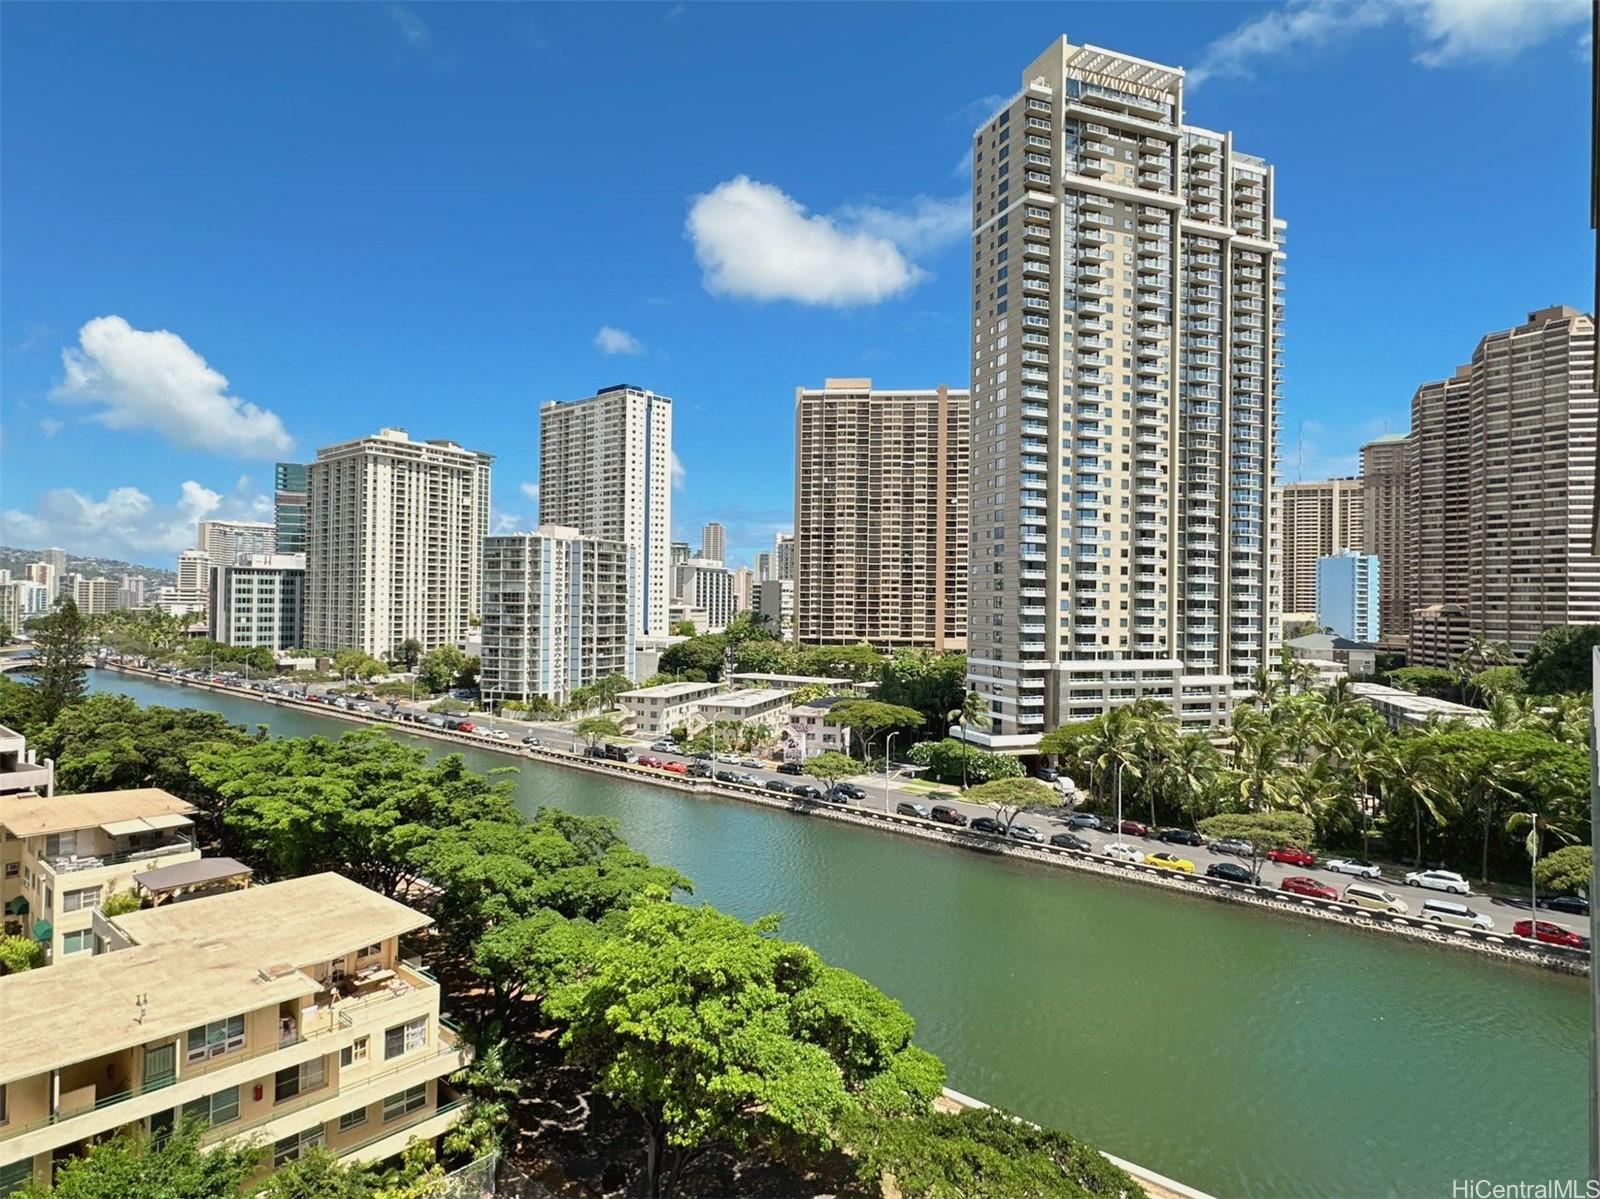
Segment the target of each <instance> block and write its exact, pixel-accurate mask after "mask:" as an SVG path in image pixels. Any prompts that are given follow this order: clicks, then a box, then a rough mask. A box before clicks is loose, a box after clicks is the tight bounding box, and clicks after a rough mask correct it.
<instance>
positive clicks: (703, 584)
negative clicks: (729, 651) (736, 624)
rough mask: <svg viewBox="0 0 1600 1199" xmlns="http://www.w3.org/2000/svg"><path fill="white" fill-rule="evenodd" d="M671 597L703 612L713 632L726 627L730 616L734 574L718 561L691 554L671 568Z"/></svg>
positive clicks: (732, 610)
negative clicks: (690, 556) (681, 562)
mask: <svg viewBox="0 0 1600 1199" xmlns="http://www.w3.org/2000/svg"><path fill="white" fill-rule="evenodd" d="M672 574H673V586H672V592H673V598H674V599H676V600H677V601H679V602H680V603H682V604H684V605H685V606H686V607H689V608H699V609H700V610H701V611H703V612H704V613H705V614H706V626H707V628H708V629H709V630H710V631H711V632H713V633H716V632H720V631H721V630H723V629H725V628H727V627H728V622H729V621H730V620H732V619H733V613H734V607H733V576H732V575H730V574H729V573H728V571H727V569H726V568H725V567H724V566H723V565H722V563H721V562H715V561H712V560H711V559H709V558H690V559H689V560H688V561H687V562H685V563H683V564H682V565H680V566H675V567H673V568H672Z"/></svg>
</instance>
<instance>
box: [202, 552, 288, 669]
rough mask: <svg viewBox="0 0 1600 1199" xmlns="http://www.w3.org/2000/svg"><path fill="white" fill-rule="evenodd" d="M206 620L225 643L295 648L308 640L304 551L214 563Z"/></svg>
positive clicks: (214, 635) (211, 631)
mask: <svg viewBox="0 0 1600 1199" xmlns="http://www.w3.org/2000/svg"><path fill="white" fill-rule="evenodd" d="M206 625H207V628H208V635H209V636H210V637H211V639H212V640H213V641H216V642H219V643H221V644H223V645H244V646H262V647H265V648H266V649H270V650H282V649H299V648H301V647H302V646H304V645H305V644H306V640H307V638H306V556H305V555H304V554H244V555H242V556H241V557H240V558H239V560H238V561H237V562H235V563H233V564H231V565H227V566H218V567H214V568H213V569H212V571H211V590H210V595H209V598H208V602H207V604H206Z"/></svg>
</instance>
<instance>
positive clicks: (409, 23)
mask: <svg viewBox="0 0 1600 1199" xmlns="http://www.w3.org/2000/svg"><path fill="white" fill-rule="evenodd" d="M388 13H389V19H390V20H391V21H393V22H394V23H395V27H396V28H397V29H399V30H400V36H401V37H403V38H405V40H406V44H407V45H408V46H410V47H411V48H412V49H413V50H426V49H428V48H429V47H430V46H432V45H433V30H431V29H429V28H428V23H427V22H426V21H424V20H423V19H422V18H421V17H420V16H419V15H418V14H417V12H416V10H415V9H411V8H407V7H406V6H405V5H404V4H391V5H389V8H388Z"/></svg>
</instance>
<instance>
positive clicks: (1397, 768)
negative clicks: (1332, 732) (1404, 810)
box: [1373, 738, 1448, 870]
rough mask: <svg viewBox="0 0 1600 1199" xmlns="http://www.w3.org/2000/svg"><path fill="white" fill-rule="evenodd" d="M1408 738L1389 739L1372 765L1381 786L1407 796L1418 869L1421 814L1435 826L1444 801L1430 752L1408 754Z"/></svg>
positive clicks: (1440, 820)
mask: <svg viewBox="0 0 1600 1199" xmlns="http://www.w3.org/2000/svg"><path fill="white" fill-rule="evenodd" d="M1411 740H1412V739H1411V738H1391V739H1390V740H1389V741H1388V742H1386V743H1385V745H1384V747H1383V749H1382V750H1381V751H1379V755H1378V760H1377V761H1376V762H1375V763H1374V764H1373V769H1374V770H1375V772H1376V774H1377V777H1378V778H1379V779H1380V780H1381V785H1382V786H1383V788H1384V789H1385V790H1386V791H1389V792H1390V794H1395V793H1400V794H1405V795H1409V796H1410V797H1411V815H1412V823H1413V825H1414V826H1415V828H1416V837H1417V853H1416V858H1415V860H1414V861H1413V863H1412V865H1414V866H1416V867H1417V869H1419V870H1420V869H1421V868H1422V817H1423V813H1424V812H1426V813H1427V816H1428V819H1430V820H1432V821H1433V823H1434V824H1435V825H1440V824H1443V823H1444V813H1445V810H1446V803H1445V800H1444V795H1445V794H1446V793H1447V791H1448V788H1447V786H1444V785H1443V783H1444V775H1443V772H1442V771H1441V770H1440V769H1439V768H1438V766H1437V765H1436V759H1435V758H1434V756H1433V755H1431V754H1427V753H1409V752H1407V748H1406V745H1407V743H1409V742H1410V741H1411Z"/></svg>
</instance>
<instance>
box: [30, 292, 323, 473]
mask: <svg viewBox="0 0 1600 1199" xmlns="http://www.w3.org/2000/svg"><path fill="white" fill-rule="evenodd" d="M61 365H62V369H63V372H64V373H63V377H62V380H61V383H60V385H59V386H57V387H56V389H55V391H54V392H52V393H51V395H52V398H53V399H55V400H57V401H59V402H62V403H75V404H95V405H100V407H99V408H98V409H97V410H96V411H95V412H94V413H93V419H94V420H96V421H99V422H100V423H101V424H103V425H105V426H106V427H107V428H111V429H152V430H154V431H155V432H157V433H160V434H162V435H163V436H165V437H166V438H168V439H169V440H170V441H172V442H173V443H174V444H176V445H180V446H187V447H191V448H195V449H202V450H210V451H212V452H214V453H218V454H237V455H240V456H242V457H246V458H275V457H277V456H279V455H281V454H284V453H286V452H287V451H288V450H289V449H290V447H291V446H292V445H293V444H294V443H293V442H292V441H291V440H290V437H289V434H288V432H287V431H286V430H285V429H284V427H283V422H282V421H281V420H279V419H278V414H277V413H275V412H271V411H268V410H267V409H265V408H258V407H256V405H254V404H252V403H250V402H249V401H248V400H242V399H240V398H239V397H238V396H234V395H229V394H228V380H227V379H226V378H225V377H224V376H223V375H222V373H221V372H220V371H217V370H215V369H214V368H212V367H211V366H210V365H209V364H208V363H207V362H206V360H205V359H204V358H202V357H201V356H200V355H199V354H197V353H195V352H194V350H192V349H190V348H189V345H188V343H186V342H185V341H184V340H183V338H181V337H179V336H178V335H177V334H176V333H169V332H167V331H166V330H165V329H160V330H155V331H148V330H143V329H135V328H133V327H132V326H131V325H129V324H128V322H127V321H125V320H123V319H122V318H121V317H120V316H98V317H95V318H94V320H92V321H90V322H89V323H88V324H86V325H84V326H83V328H82V329H80V330H78V346H77V348H75V349H73V348H69V349H66V350H63V351H62V352H61Z"/></svg>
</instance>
